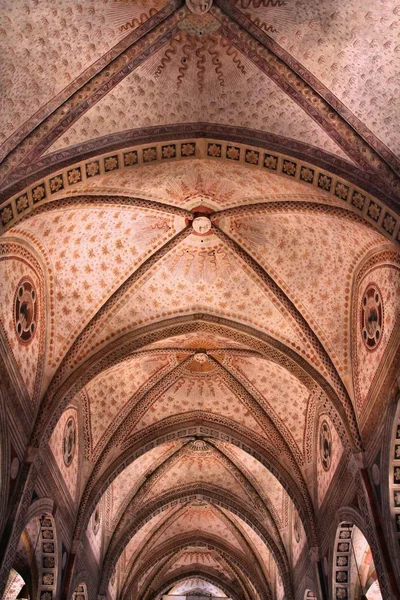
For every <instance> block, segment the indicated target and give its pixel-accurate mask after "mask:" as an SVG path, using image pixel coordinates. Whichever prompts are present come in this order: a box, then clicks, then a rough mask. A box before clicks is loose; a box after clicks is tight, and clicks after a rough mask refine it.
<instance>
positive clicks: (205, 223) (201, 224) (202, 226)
mask: <svg viewBox="0 0 400 600" xmlns="http://www.w3.org/2000/svg"><path fill="white" fill-rule="evenodd" d="M192 227H193V229H194V230H195V232H196V233H198V234H200V235H204V234H206V233H208V232H209V231H210V229H211V221H210V219H209V218H208V217H196V218H195V219H193V223H192Z"/></svg>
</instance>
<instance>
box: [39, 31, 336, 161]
mask: <svg viewBox="0 0 400 600" xmlns="http://www.w3.org/2000/svg"><path fill="white" fill-rule="evenodd" d="M208 26H209V27H210V28H212V27H213V26H215V27H218V22H217V21H215V20H213V21H211V22H210V24H209V25H208ZM205 121H208V122H211V123H217V124H221V125H234V126H236V127H252V128H254V129H257V130H259V131H265V132H269V133H272V134H275V135H281V136H285V137H288V138H293V139H295V140H298V141H302V142H307V143H308V144H310V145H312V146H316V147H319V148H322V149H324V150H325V151H326V152H330V153H332V154H335V155H337V156H340V157H341V158H345V159H346V158H347V157H346V154H345V153H344V152H343V151H342V150H341V149H340V148H339V147H338V146H337V145H336V144H335V143H334V142H333V141H332V140H331V139H330V138H329V137H328V135H327V134H326V133H325V132H324V131H323V130H322V129H321V128H320V127H319V126H318V124H317V123H315V122H314V121H313V120H312V119H311V117H309V116H308V115H307V114H306V113H304V111H303V110H302V109H301V108H300V107H299V106H298V105H297V104H296V103H295V102H294V101H293V100H290V99H289V98H288V96H287V95H286V94H285V93H284V92H283V91H282V90H281V89H280V88H279V87H278V86H277V85H276V83H274V82H273V81H272V80H271V79H269V78H268V77H266V76H264V75H261V76H260V73H259V71H258V69H257V67H256V66H254V65H253V64H252V63H251V62H250V61H249V60H248V59H247V58H246V57H245V56H243V55H242V54H240V53H239V52H238V51H237V50H235V48H234V47H233V46H232V45H231V44H230V43H229V41H228V40H227V39H226V38H224V37H223V36H219V35H218V34H215V35H211V34H210V35H209V36H207V37H206V38H205V39H202V37H200V39H199V37H198V36H193V35H191V34H190V33H187V32H185V31H184V32H181V33H179V34H178V36H177V37H176V38H175V39H174V40H173V41H172V42H171V43H170V45H169V46H168V48H167V49H164V48H162V49H161V50H159V51H158V53H156V54H155V55H154V56H152V57H151V58H150V59H149V60H148V61H146V63H144V64H143V65H142V66H141V67H139V68H138V69H137V70H135V72H134V73H132V75H129V76H128V77H126V78H125V79H124V80H123V81H122V82H121V83H120V84H118V86H116V87H115V88H114V89H113V90H112V91H111V92H110V93H109V94H107V95H106V96H105V97H104V98H103V99H102V100H100V102H98V103H97V104H96V105H95V106H94V107H93V108H91V109H90V110H89V111H87V112H86V113H85V115H84V116H83V117H81V119H80V120H78V121H77V122H76V123H75V124H74V125H72V127H71V128H70V129H69V130H68V131H67V132H66V133H65V134H64V135H63V136H62V137H61V138H60V139H59V140H57V141H56V142H55V143H54V144H53V146H51V147H50V148H49V149H48V151H47V152H55V151H57V150H62V149H64V148H66V147H68V146H73V145H76V144H82V143H84V142H87V141H89V140H92V139H95V138H99V137H103V136H109V135H113V134H115V133H117V132H119V131H124V130H129V129H135V128H137V127H149V126H155V125H157V126H158V125H166V124H176V123H185V122H187V123H195V122H199V123H202V122H205Z"/></svg>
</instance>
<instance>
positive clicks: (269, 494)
mask: <svg viewBox="0 0 400 600" xmlns="http://www.w3.org/2000/svg"><path fill="white" fill-rule="evenodd" d="M224 446H225V448H226V450H227V452H228V455H230V456H233V458H234V459H236V461H237V464H238V465H239V466H240V465H243V466H244V467H245V468H246V469H247V471H248V472H249V473H251V475H252V476H253V477H254V479H255V480H256V482H257V484H258V486H257V490H258V492H259V494H260V495H261V497H262V498H263V497H266V498H268V500H269V501H270V502H271V504H272V506H273V508H274V510H275V517H276V516H277V517H278V519H277V522H278V526H279V522H280V523H281V524H282V525H283V524H284V515H283V506H284V503H283V497H284V496H287V492H286V491H285V490H284V489H283V487H282V485H281V483H280V482H279V481H278V480H277V478H276V477H275V476H274V475H272V473H271V472H270V471H268V469H267V468H266V467H264V465H262V464H261V463H260V462H259V461H258V460H257V459H255V458H254V457H253V456H251V455H250V454H248V453H247V452H244V451H243V450H241V448H238V447H237V446H234V445H233V444H228V443H224Z"/></svg>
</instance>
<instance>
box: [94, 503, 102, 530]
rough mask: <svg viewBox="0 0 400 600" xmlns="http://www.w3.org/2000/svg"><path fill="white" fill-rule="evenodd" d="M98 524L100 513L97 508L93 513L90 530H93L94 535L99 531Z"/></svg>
mask: <svg viewBox="0 0 400 600" xmlns="http://www.w3.org/2000/svg"><path fill="white" fill-rule="evenodd" d="M100 523H101V517H100V511H99V509H98V508H96V510H95V511H94V515H93V522H92V529H93V533H94V535H97V534H98V532H99V529H100Z"/></svg>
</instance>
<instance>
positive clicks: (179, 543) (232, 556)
mask: <svg viewBox="0 0 400 600" xmlns="http://www.w3.org/2000/svg"><path fill="white" fill-rule="evenodd" d="M191 547H197V548H207V549H210V550H214V551H216V552H217V553H218V554H219V555H221V556H222V557H223V558H225V559H226V560H227V562H228V564H233V565H234V566H235V567H236V568H238V570H239V572H241V573H242V575H245V577H244V578H243V579H246V577H248V578H249V579H250V580H251V582H252V584H253V585H254V586H255V588H256V589H257V591H258V592H259V593H260V597H261V598H263V597H266V598H268V599H269V600H270V599H271V598H272V595H271V590H270V587H269V585H268V582H266V581H262V580H261V578H260V574H259V573H257V569H255V568H254V565H252V563H251V561H250V560H249V559H248V558H247V557H246V556H245V555H244V554H243V553H241V552H239V551H238V550H236V549H235V548H233V547H231V546H229V544H227V543H226V542H225V541H224V540H221V539H220V538H217V537H216V536H211V535H204V533H202V532H201V531H199V532H191V533H189V534H186V535H184V536H182V537H180V538H178V537H176V538H172V539H171V540H168V541H167V542H165V543H164V544H162V545H161V547H160V549H159V550H158V551H157V553H156V554H155V555H154V558H153V561H154V562H153V564H154V569H153V570H152V571H151V572H148V570H149V568H151V566H152V564H151V562H149V561H148V562H146V563H144V564H143V565H142V566H141V567H140V569H139V570H138V571H137V572H136V573H135V575H134V577H137V578H139V577H140V575H143V574H146V573H148V574H147V578H146V580H145V584H144V586H143V587H144V591H143V593H141V597H142V598H143V600H145V599H146V597H147V596H148V593H149V589H150V584H151V583H152V578H153V577H154V578H155V576H156V572H155V571H156V569H157V568H158V564H157V563H158V561H161V560H163V559H164V558H165V557H167V556H169V555H170V554H171V551H172V552H178V551H179V550H181V549H184V548H191ZM132 579H133V577H132ZM132 583H133V582H130V583H129V587H131V585H132ZM128 589H129V588H128Z"/></svg>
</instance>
